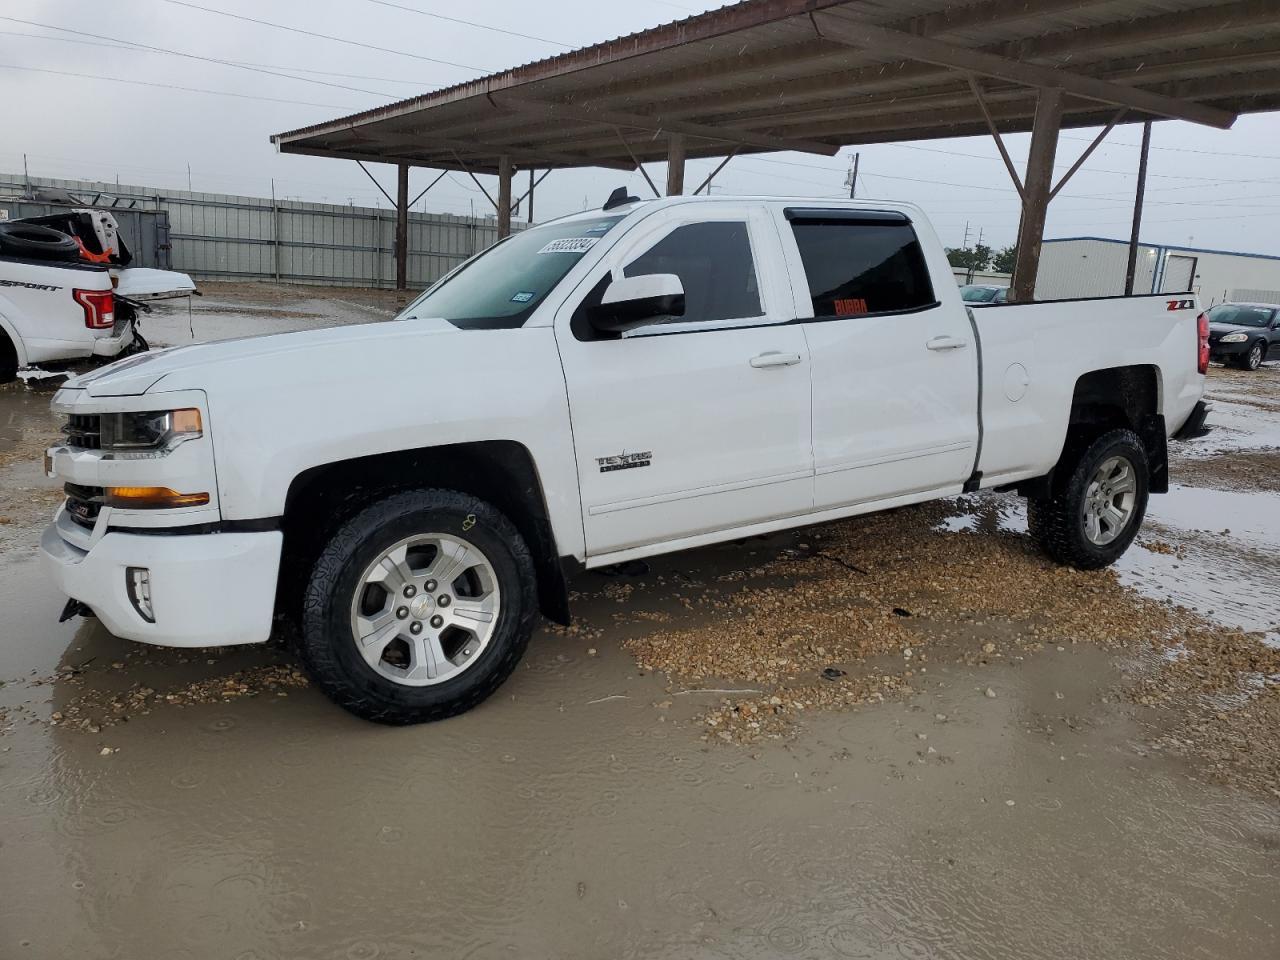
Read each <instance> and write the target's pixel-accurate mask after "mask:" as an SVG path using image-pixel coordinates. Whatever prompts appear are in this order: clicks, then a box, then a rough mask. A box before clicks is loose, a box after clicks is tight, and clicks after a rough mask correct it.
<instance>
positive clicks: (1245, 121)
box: [0, 0, 1280, 254]
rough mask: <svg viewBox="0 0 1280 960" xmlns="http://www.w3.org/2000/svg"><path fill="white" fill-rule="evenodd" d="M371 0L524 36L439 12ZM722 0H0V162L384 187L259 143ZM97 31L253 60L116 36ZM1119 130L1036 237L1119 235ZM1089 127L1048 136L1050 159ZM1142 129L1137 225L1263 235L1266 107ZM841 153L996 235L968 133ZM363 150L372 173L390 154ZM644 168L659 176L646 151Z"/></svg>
mask: <svg viewBox="0 0 1280 960" xmlns="http://www.w3.org/2000/svg"><path fill="white" fill-rule="evenodd" d="M391 3H393V4H396V5H399V6H400V7H402V8H403V7H409V8H416V9H418V10H421V11H427V12H430V13H435V14H441V15H444V16H452V17H462V18H466V19H467V20H470V21H474V22H475V23H478V24H484V25H488V26H491V27H498V28H501V29H502V30H506V31H510V32H511V33H514V34H524V35H526V36H513V35H510V34H508V33H501V32H497V31H496V30H492V29H484V28H483V27H477V26H470V25H465V24H459V23H450V22H447V21H444V20H441V19H437V18H434V17H429V16H423V15H421V14H419V13H415V12H412V10H406V9H396V8H395V7H394V6H392V5H388V4H391ZM724 5H725V4H723V3H719V2H711V3H699V2H697V0H680V2H678V3H676V2H668V0H625V2H623V0H542V2H540V3H527V2H516V0H469V2H467V3H465V4H460V3H456V2H454V3H446V2H444V0H386V2H381V0H329V2H321V0H3V2H2V3H0V90H3V96H0V173H20V172H21V171H22V162H23V155H24V154H26V156H27V162H28V164H29V168H30V172H31V174H32V175H35V176H50V177H67V178H84V179H98V180H116V179H117V178H118V179H119V180H120V182H121V183H132V184H141V185H149V186H158V187H170V188H185V187H186V186H187V183H188V165H190V183H191V185H192V186H193V187H194V189H196V190H207V191H216V192H226V193H236V194H243V195H252V196H268V195H270V190H271V181H272V179H273V178H274V180H275V188H276V192H277V194H278V195H279V196H287V197H294V198H299V199H306V200H316V201H324V202H329V203H347V202H349V201H350V202H354V203H356V204H364V205H381V206H385V205H386V201H385V200H383V198H382V197H381V195H380V194H379V193H378V191H377V189H376V188H375V187H374V186H373V184H371V183H370V182H369V181H368V180H367V179H366V178H365V175H364V174H363V173H361V172H360V170H359V168H358V167H357V166H356V165H355V164H354V163H350V162H347V161H341V160H327V159H319V158H310V157H290V156H283V155H279V154H277V153H276V152H275V149H274V148H273V147H272V145H271V143H270V141H269V137H270V135H271V134H273V133H278V132H281V131H284V130H290V129H294V128H296V127H301V126H306V125H308V124H312V123H318V122H321V121H324V120H330V119H334V118H336V117H339V116H342V115H345V114H348V113H352V112H355V111H358V110H363V109H367V108H370V107H375V106H379V105H381V104H385V103H388V102H391V101H392V100H396V99H401V98H404V97H408V96H413V95H415V94H419V93H424V92H427V91H429V90H431V89H434V88H437V87H440V86H444V85H448V84H452V83H456V82H459V81H462V80H467V79H471V78H474V77H477V76H481V75H483V74H484V73H487V72H491V71H496V70H500V69H504V68H507V67H510V66H513V65H516V64H520V63H525V62H528V61H530V60H536V59H541V58H543V57H547V56H553V55H555V54H557V53H562V52H564V51H565V50H567V49H569V48H570V47H575V46H584V45H588V44H591V43H595V42H599V41H602V40H608V39H611V38H613V37H616V36H619V35H621V34H624V33H629V32H632V31H635V30H641V29H644V28H647V27H652V26H655V25H657V24H660V23H663V22H667V21H670V20H672V19H677V18H680V17H684V16H688V15H690V14H693V13H699V12H702V11H703V10H706V9H711V8H713V7H719V6H724ZM193 7H205V8H208V9H210V10H219V11H223V12H225V13H232V14H237V15H241V16H246V17H252V18H255V19H258V20H264V21H270V22H272V23H275V24H280V25H285V26H288V27H293V28H296V29H299V30H305V31H310V32H311V33H320V34H328V35H330V36H334V37H343V38H345V39H347V40H349V41H355V42H356V43H360V44H367V45H371V46H376V47H382V48H386V51H391V52H386V51H384V50H374V49H368V48H367V47H360V46H354V45H352V44H350V43H342V42H338V41H335V40H330V39H323V38H319V37H315V36H307V35H303V34H300V33H297V32H293V31H289V30H283V29H278V28H276V27H271V26H266V25H261V24H255V23H249V22H245V21H243V20H236V19H232V18H230V17H227V16H222V15H218V14H217V13H210V12H207V11H206V10H200V9H194V8H193ZM15 20H21V21H28V22H26V23H18V22H14V21H15ZM32 24H41V25H42V26H34V25H32ZM53 28H61V29H53ZM68 31H80V33H75V32H68ZM86 34H92V35H94V36H86ZM104 37H105V38H113V39H115V40H119V41H127V42H131V43H134V44H145V45H148V46H151V47H162V48H165V49H166V50H170V51H178V52H182V53H187V54H194V55H196V56H198V57H205V58H209V59H216V60H233V61H236V62H237V63H241V64H252V65H255V66H257V67H258V68H259V69H260V70H266V71H270V72H265V73H264V72H255V71H253V70H248V69H243V68H240V67H233V66H227V65H224V64H220V63H212V62H207V61H204V60H198V59H190V58H182V57H177V56H173V55H171V54H166V53H160V52H155V51H147V50H142V49H139V48H137V47H132V48H131V47H126V46H123V45H122V44H120V43H111V42H108V41H107V40H103V39H101V38H104ZM534 38H539V39H534ZM435 61H449V62H448V63H442V62H435ZM278 73H286V74H293V75H295V76H296V77H305V78H309V79H310V80H312V81H321V82H320V83H317V82H306V80H302V79H295V78H294V77H286V76H277V75H275V74H278ZM69 74H74V76H71V75H69ZM104 78H115V80H114V81H113V80H110V79H104ZM126 80H127V81H130V82H127V83H126V82H119V81H126ZM344 88H357V89H354V90H353V89H344ZM233 95H234V96H233ZM1140 133H1141V128H1140V127H1135V126H1126V127H1121V128H1118V129H1117V130H1115V131H1113V132H1112V134H1111V136H1110V138H1109V139H1108V141H1107V143H1106V144H1105V145H1104V146H1103V147H1101V148H1100V149H1099V150H1098V151H1097V152H1096V153H1095V154H1094V155H1093V156H1092V157H1091V158H1090V159H1089V161H1088V162H1087V164H1086V165H1085V167H1084V168H1083V169H1082V170H1081V171H1080V172H1079V173H1078V174H1076V176H1075V178H1074V179H1073V180H1072V182H1071V184H1070V186H1069V187H1067V188H1066V189H1065V190H1064V191H1063V193H1062V194H1061V195H1060V196H1059V197H1058V198H1057V199H1056V200H1055V201H1054V203H1053V205H1052V207H1051V208H1050V215H1049V225H1048V230H1047V232H1046V235H1047V236H1049V237H1062V236H1077V235H1095V236H1110V237H1127V236H1128V233H1129V218H1130V216H1131V211H1132V199H1133V188H1134V183H1135V181H1136V175H1135V171H1136V168H1137V160H1138V149H1137V144H1138V141H1139V139H1140ZM1092 135H1093V131H1068V132H1067V133H1064V134H1063V140H1062V143H1061V146H1060V148H1059V155H1058V157H1059V169H1060V170H1065V169H1066V168H1067V167H1068V166H1070V164H1071V163H1072V162H1073V161H1074V159H1075V157H1076V156H1077V155H1078V153H1079V152H1080V151H1081V150H1082V149H1084V147H1085V145H1086V144H1087V142H1088V141H1089V140H1090V139H1092ZM1027 139H1028V138H1027V137H1026V136H1014V137H1012V138H1009V142H1010V147H1011V151H1012V152H1013V153H1014V155H1015V157H1016V158H1019V159H1022V158H1025V155H1026V147H1027ZM1152 142H1153V145H1154V146H1153V150H1152V154H1151V170H1150V180H1149V182H1148V193H1147V197H1148V206H1147V215H1146V221H1145V226H1144V229H1143V239H1144V240H1146V241H1149V242H1158V243H1168V244H1182V245H1190V246H1201V247H1213V248H1221V249H1230V250H1243V251H1252V252H1257V253H1270V254H1280V229H1277V216H1278V215H1280V166H1277V161H1280V116H1278V115H1261V116H1249V117H1243V118H1241V119H1240V120H1239V121H1238V122H1237V123H1236V126H1235V128H1234V129H1233V130H1230V131H1217V130H1210V129H1208V128H1204V127H1198V126H1195V125H1192V124H1187V123H1180V122H1167V123H1159V124H1157V125H1156V126H1155V128H1154V135H1153V141H1152ZM861 151H862V158H861V170H862V173H863V178H862V180H861V187H860V190H859V195H860V196H867V197H878V198H885V199H895V200H911V201H914V202H917V203H919V204H921V205H922V206H923V207H924V208H925V209H926V210H927V211H929V212H930V214H931V215H932V216H933V219H934V221H935V223H936V225H937V227H938V230H939V232H940V233H941V235H942V238H943V241H944V242H945V243H947V244H948V245H956V246H958V245H959V244H960V243H961V241H962V239H963V237H964V235H965V228H966V224H968V227H969V230H970V235H971V240H972V239H973V238H974V237H976V236H977V234H978V231H982V232H983V237H984V239H985V241H986V242H988V243H991V244H993V245H995V246H1001V245H1004V244H1007V243H1010V242H1012V240H1013V239H1014V234H1015V232H1016V230H1017V224H1018V205H1017V198H1016V194H1015V192H1014V190H1013V188H1012V185H1011V184H1010V182H1009V179H1008V175H1007V174H1006V172H1005V170H1004V167H1003V165H1002V163H1001V162H1000V159H999V155H998V154H997V152H996V150H995V147H994V145H993V144H992V143H991V141H990V140H989V139H988V138H969V139H956V140H941V141H929V142H919V143H912V144H884V145H875V146H870V147H863V148H861ZM850 157H851V151H849V150H845V151H842V152H841V154H840V156H838V157H835V158H827V157H816V156H809V155H801V154H777V155H772V156H769V157H744V158H739V159H735V160H734V161H733V162H732V163H731V164H730V165H729V167H728V168H727V169H726V171H725V172H723V173H722V174H721V175H720V177H719V178H718V179H717V181H716V184H717V185H716V190H717V192H723V193H747V194H788V195H811V196H834V195H837V194H840V193H842V192H843V191H844V190H845V187H844V179H845V175H846V173H847V171H848V167H849V160H850ZM711 166H713V162H712V161H694V162H691V163H690V170H689V173H688V177H687V179H688V180H689V181H692V183H691V187H692V186H693V185H696V184H697V182H699V181H700V180H701V177H702V176H703V175H705V174H704V173H703V171H709V169H710V167H711ZM372 169H373V170H374V171H375V173H376V174H377V175H378V176H379V177H380V178H381V180H382V182H383V184H384V185H385V186H386V187H387V188H388V190H391V189H392V186H393V184H394V173H393V171H392V168H390V167H386V166H375V167H373V168H372ZM650 169H651V175H652V176H653V177H654V179H655V180H656V181H658V182H661V180H660V177H661V176H663V173H662V169H661V165H651V168H650ZM429 176H431V173H430V171H425V170H416V171H414V172H413V175H412V179H411V183H410V189H411V191H412V192H413V193H416V192H417V191H418V190H419V189H421V187H423V186H425V185H426V183H427V182H428V180H427V178H428V177H429ZM623 184H626V185H627V186H629V187H630V188H631V189H632V190H633V192H636V193H639V194H641V195H648V194H647V191H646V190H645V187H644V182H643V180H642V179H641V178H640V176H639V174H626V173H619V172H615V171H599V172H597V171H557V172H555V173H553V174H551V176H550V177H548V179H547V180H546V182H545V183H544V184H543V186H542V187H540V188H539V191H538V208H537V214H538V219H540V220H542V219H547V218H549V217H552V216H556V215H559V214H563V213H568V212H572V211H575V210H579V209H582V208H583V207H584V206H587V205H591V206H595V205H597V204H599V203H601V202H603V200H604V198H605V197H606V196H607V194H608V192H609V191H610V190H611V189H612V188H614V187H616V186H620V185H623ZM424 203H425V206H426V209H428V210H432V211H445V212H450V213H469V212H471V211H472V209H473V205H474V210H475V211H476V212H477V214H484V213H485V212H487V211H486V207H487V205H488V201H487V200H485V198H484V196H483V195H482V194H481V193H480V192H479V191H478V190H477V189H476V188H475V186H474V184H472V183H470V182H469V180H468V179H467V177H466V176H465V175H457V174H454V175H450V177H448V178H446V179H445V180H444V181H443V182H442V183H441V184H440V185H439V186H437V187H436V188H435V189H434V190H432V192H431V193H430V194H428V195H427V197H426V198H425V200H424ZM421 208H422V204H420V205H419V207H418V208H417V209H421ZM490 209H491V208H490Z"/></svg>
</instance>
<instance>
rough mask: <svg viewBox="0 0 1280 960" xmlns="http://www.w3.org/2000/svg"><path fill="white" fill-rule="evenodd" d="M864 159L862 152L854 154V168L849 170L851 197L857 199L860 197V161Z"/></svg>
mask: <svg viewBox="0 0 1280 960" xmlns="http://www.w3.org/2000/svg"><path fill="white" fill-rule="evenodd" d="M861 159H862V154H861V153H855V154H854V155H853V169H852V170H850V171H849V179H848V183H849V199H850V200H856V199H857V198H858V163H859V161H861Z"/></svg>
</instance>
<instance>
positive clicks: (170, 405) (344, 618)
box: [42, 197, 1208, 723]
mask: <svg viewBox="0 0 1280 960" xmlns="http://www.w3.org/2000/svg"><path fill="white" fill-rule="evenodd" d="M1199 314H1200V312H1199V309H1198V307H1197V304H1196V302H1195V299H1194V298H1193V297H1191V296H1190V295H1186V296H1181V295H1180V296H1177V297H1172V298H1171V297H1170V296H1169V295H1164V294H1162V295H1160V296H1154V297H1133V298H1114V299H1088V300H1079V301H1071V302H1060V303H1044V304H1027V305H1019V304H1008V305H1002V306H995V307H990V308H988V309H984V310H980V311H970V310H967V309H966V308H965V306H964V304H963V303H962V301H961V298H960V292H959V290H958V289H957V288H956V284H955V282H954V280H953V279H952V274H951V268H950V266H949V264H948V263H947V259H946V256H945V255H944V253H943V248H942V246H941V244H940V243H939V242H938V239H937V237H936V236H935V235H934V232H933V230H932V229H931V228H930V226H929V223H928V221H927V220H926V219H925V217H924V216H923V214H922V213H921V212H920V210H918V209H917V208H915V207H913V206H910V205H907V204H900V203H875V202H870V201H863V200H859V201H831V200H781V199H730V198H721V197H715V198H700V199H699V198H671V199H665V200H655V201H651V202H639V201H634V200H631V199H626V200H617V199H614V200H611V202H610V204H609V205H606V207H605V209H604V210H602V211H599V212H591V213H584V214H579V215H575V216H571V217H567V218H565V219H562V220H557V221H555V222H552V223H548V224H546V225H543V226H539V227H537V228H534V229H530V230H528V231H525V232H522V233H518V234H516V235H515V236H513V237H511V238H510V239H508V240H506V241H504V242H502V243H500V244H498V245H496V246H494V247H492V248H491V249H489V250H488V251H486V252H485V253H482V254H480V255H479V256H477V257H475V258H473V259H472V260H470V261H468V262H467V263H465V264H464V265H462V266H461V267H459V268H458V269H457V270H455V271H454V272H453V273H451V274H450V275H449V276H447V277H445V278H444V279H443V280H441V281H440V282H439V283H437V284H436V285H435V286H433V287H432V288H431V289H430V290H429V291H427V292H426V293H425V294H423V295H422V296H421V297H420V298H419V299H418V300H417V301H416V302H414V303H413V304H412V305H411V306H410V307H409V308H408V309H407V310H405V311H404V313H403V314H402V315H401V316H400V317H398V318H396V320H395V321H391V322H387V323H382V324H376V325H372V326H356V327H346V328H338V329H326V330H317V331H311V332H305V333H293V334H286V335H281V336H271V337H261V338H253V339H246V340H239V341H232V342H224V343H215V344H208V345H202V346H193V347H181V348H177V349H171V350H165V351H160V352H158V353H153V354H149V355H145V356H139V357H133V358H130V359H128V360H124V361H121V362H118V363H116V364H113V365H111V366H109V367H106V368H104V369H102V370H100V371H97V372H95V373H92V374H89V375H87V376H83V377H80V378H79V379H76V380H74V381H72V382H70V383H69V384H67V386H66V387H65V388H64V389H62V390H60V391H59V392H58V393H57V395H56V396H55V398H54V408H55V410H56V411H58V412H59V413H61V414H63V415H65V416H66V417H67V418H68V423H67V434H66V439H65V441H64V442H63V443H62V444H61V445H59V446H56V447H54V448H52V449H51V450H49V452H48V463H47V468H48V470H49V472H50V475H51V476H57V477H59V478H61V479H63V480H64V481H65V482H66V493H67V500H66V503H65V505H64V506H62V507H61V508H60V509H59V510H58V512H57V516H56V518H55V520H54V522H53V524H52V525H51V526H50V527H49V528H48V529H47V530H46V532H45V533H44V536H43V540H42V548H43V554H44V557H45V560H46V561H47V566H48V570H49V572H50V574H51V575H52V576H53V578H54V579H55V580H56V582H57V584H58V586H59V587H60V588H61V590H62V592H64V593H65V594H66V595H68V596H69V597H71V598H72V600H70V601H69V602H68V608H67V611H66V613H67V614H68V615H69V614H72V613H75V612H82V613H89V612H91V613H93V614H95V615H96V616H97V617H99V618H100V619H101V620H102V622H103V623H104V624H105V625H106V626H107V627H108V628H109V629H110V630H111V631H112V632H113V633H115V634H117V635H119V636H121V637H126V638H129V639H132V640H138V641H143V642H146V643H153V644H162V645H169V646H189V647H193V646H211V645H228V644H245V643H261V642H263V641H265V640H267V639H268V636H269V634H271V632H272V628H273V622H274V619H275V618H277V617H279V618H280V619H282V620H286V621H289V622H292V623H293V624H294V625H296V633H297V642H298V645H299V649H300V652H301V656H302V658H303V660H304V661H305V663H306V665H307V667H308V669H309V670H310V672H311V674H312V676H313V677H314V678H315V680H316V681H317V682H318V684H319V685H320V687H321V688H322V689H323V690H324V691H325V692H326V693H327V694H328V695H329V696H330V697H332V698H333V699H334V700H335V701H336V702H337V703H339V704H341V705H342V706H343V707H345V708H347V709H348V710H350V711H352V712H353V713H355V714H358V715H359V716H362V717H366V718H368V719H371V720H375V721H380V722H384V723H412V722H419V721H425V720H435V719H440V718H443V717H446V716H450V715H452V714H456V713H459V712H461V711H463V710H466V709H468V708H470V707H472V706H474V705H476V704H477V703H479V702H480V701H481V700H483V699H484V698H485V697H487V696H488V695H489V694H491V693H492V692H493V691H494V690H495V689H496V688H497V687H498V686H499V685H500V684H501V683H502V682H503V680H504V679H505V678H506V677H507V676H508V675H509V674H510V673H511V671H512V669H513V668H514V666H515V664H516V663H517V661H518V660H519V658H520V656H521V655H522V653H523V651H524V649H525V646H526V644H527V643H528V640H529V637H530V634H531V632H532V630H533V627H534V624H535V622H536V620H537V618H538V615H539V613H540V612H541V613H542V614H545V615H546V616H548V617H550V618H552V619H553V620H557V621H560V622H567V619H568V616H569V611H568V600H567V592H566V588H565V574H566V571H568V570H572V569H574V568H577V567H580V566H584V565H585V566H586V567H601V566H605V565H608V564H615V563H618V562H620V561H625V560H628V559H631V558H637V557H644V556H647V555H652V554H660V553H666V552H670V551H675V550H682V549H685V548H689V547H696V546H699V545H702V544H709V543H715V542H718V541H724V540H728V539H731V538H738V537H744V536H749V535H753V534H760V533H765V532H768V531H775V530H780V529H783V528H788V527H796V526H801V525H805V524H813V523H818V522H822V521H828V520H834V519H837V518H840V517H849V516H852V515H855V514H862V513H868V512H871V511H875V510H884V509H886V508H889V507H896V506H899V505H902V504H909V503H915V502H919V501H923V500H929V499H931V498H938V497H950V496H955V495H957V494H959V493H961V492H963V491H974V490H979V489H987V488H1002V489H1017V490H1019V491H1020V492H1021V493H1023V494H1024V495H1025V496H1027V497H1028V498H1029V499H1030V516H1031V530H1032V533H1033V535H1034V536H1035V537H1036V538H1037V539H1038V540H1039V542H1040V543H1041V544H1042V545H1043V547H1044V549H1045V550H1046V551H1047V552H1048V553H1049V554H1050V555H1051V556H1053V557H1054V558H1056V559H1057V560H1059V561H1061V562H1064V563H1068V564H1073V565H1076V566H1078V567H1083V568H1097V567H1102V566H1104V565H1106V564H1109V563H1111V562H1112V561H1114V560H1115V559H1116V558H1117V557H1118V556H1119V555H1120V554H1121V553H1122V552H1123V551H1124V550H1125V549H1126V548H1127V547H1128V546H1129V544H1130V542H1131V541H1132V539H1133V537H1134V535H1135V534H1136V532H1137V530H1138V527H1139V525H1140V524H1141V522H1142V519H1143V515H1144V511H1145V508H1146V503H1147V495H1148V493H1149V492H1161V491H1164V490H1165V489H1166V488H1167V483H1168V477H1167V457H1166V439H1167V437H1168V436H1170V435H1171V434H1172V433H1174V432H1175V431H1178V430H1179V429H1182V428H1184V426H1187V425H1188V423H1189V421H1191V422H1192V423H1191V425H1192V426H1198V425H1199V422H1200V421H1202V419H1203V413H1204V405H1203V403H1202V401H1201V394H1202V391H1203V388H1204V372H1205V368H1206V365H1207V362H1208V346H1207V335H1208V331H1207V324H1206V322H1205V320H1204V319H1203V317H1201V316H1200V315H1199Z"/></svg>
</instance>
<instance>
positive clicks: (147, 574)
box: [124, 567, 156, 623]
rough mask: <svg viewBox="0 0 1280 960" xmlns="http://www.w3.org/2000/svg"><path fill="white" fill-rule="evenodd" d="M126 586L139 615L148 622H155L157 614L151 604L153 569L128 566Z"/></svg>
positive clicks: (125, 575) (130, 600)
mask: <svg viewBox="0 0 1280 960" xmlns="http://www.w3.org/2000/svg"><path fill="white" fill-rule="evenodd" d="M124 586H125V590H126V591H127V592H128V594H129V602H130V603H132V604H133V609H135V610H137V611H138V616H140V617H142V619H143V620H145V621H147V623H155V622H156V614H155V610H154V609H153V608H152V606H151V571H150V570H148V569H147V568H146V567H126V568H125V571H124Z"/></svg>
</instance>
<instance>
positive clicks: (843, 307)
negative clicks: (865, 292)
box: [835, 297, 867, 317]
mask: <svg viewBox="0 0 1280 960" xmlns="http://www.w3.org/2000/svg"><path fill="white" fill-rule="evenodd" d="M835 306H836V315H837V316H841V317H848V316H852V315H856V314H859V313H866V312H867V301H866V300H863V299H862V298H861V297H858V298H856V299H850V300H837V301H836V304H835Z"/></svg>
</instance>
